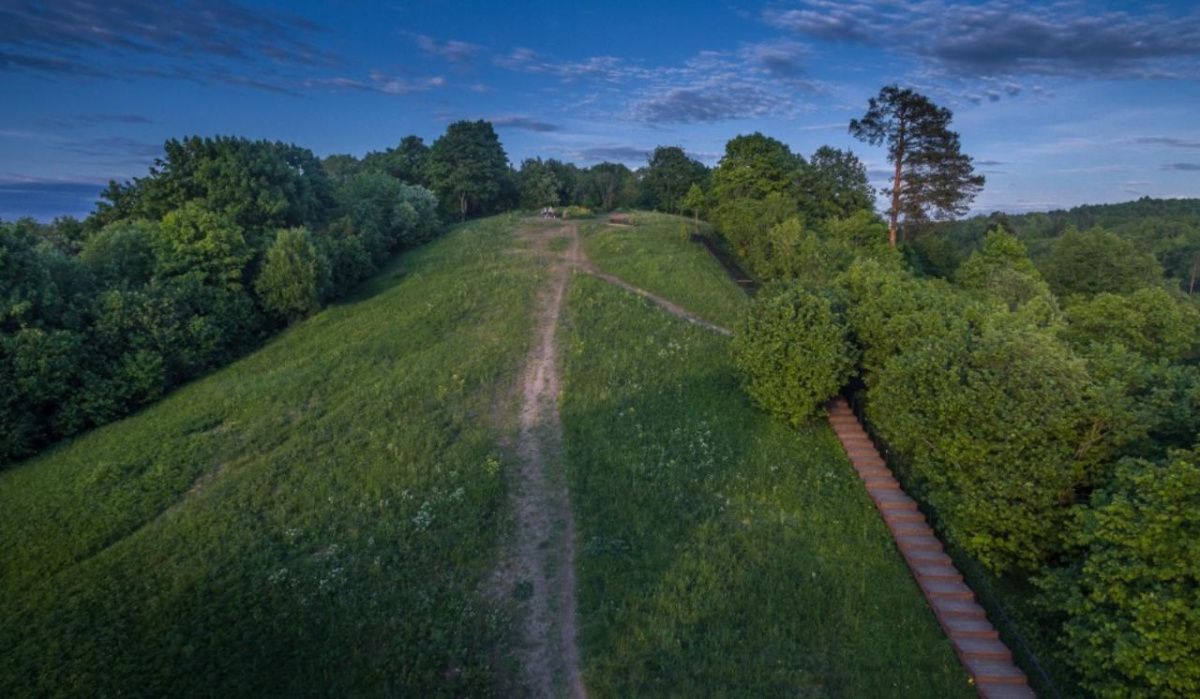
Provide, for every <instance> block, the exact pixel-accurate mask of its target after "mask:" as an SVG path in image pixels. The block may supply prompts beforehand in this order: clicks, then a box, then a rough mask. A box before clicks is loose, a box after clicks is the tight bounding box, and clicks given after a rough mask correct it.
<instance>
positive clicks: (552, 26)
mask: <svg viewBox="0 0 1200 699" xmlns="http://www.w3.org/2000/svg"><path fill="white" fill-rule="evenodd" d="M892 83H896V84H900V85H902V86H907V87H912V88H913V89H916V90H918V91H920V92H922V93H924V94H927V95H928V96H929V97H930V98H931V99H933V100H934V101H935V102H937V103H938V104H940V105H942V106H945V107H948V108H950V109H952V110H953V111H954V115H955V116H954V120H953V122H952V124H951V128H953V129H954V130H956V131H958V132H959V133H960V134H961V137H962V143H963V151H964V152H965V153H967V154H968V155H970V156H972V157H973V158H974V159H975V163H976V167H977V169H978V171H979V172H980V173H981V174H983V175H985V176H986V177H987V179H988V181H987V185H986V186H985V188H984V190H983V192H982V194H981V195H980V196H979V198H978V199H977V200H976V202H975V203H974V205H973V206H972V209H971V214H972V215H974V214H976V213H981V214H986V213H989V212H993V211H1003V212H1007V213H1028V212H1031V211H1048V210H1055V209H1064V210H1065V209H1070V208H1073V207H1075V206H1080V205H1086V204H1108V203H1120V202H1124V201H1133V200H1137V199H1139V198H1141V197H1144V196H1149V197H1152V198H1156V199H1181V198H1182V199H1187V198H1195V197H1197V196H1200V137H1198V135H1197V133H1196V130H1195V105H1197V104H1200V8H1196V7H1194V6H1193V5H1192V4H1191V3H1187V2H1182V0H1176V1H1175V2H1165V3H1159V4H1156V5H1154V6H1153V7H1152V8H1149V9H1147V8H1143V7H1128V6H1127V5H1126V4H1123V3H1117V2H1103V1H1097V0H1072V1H1070V2H1065V3H1063V2H1050V3H1021V4H1013V3H1008V2H1005V1H1004V0H980V1H978V2H970V3H963V2H953V1H951V0H928V1H927V2H922V3H918V4H907V5H906V4H902V3H897V2H893V1H891V0H881V1H878V2H872V1H867V0H853V1H851V2H832V1H831V0H795V1H792V2H779V3H776V2H765V3H763V4H761V5H758V6H754V7H745V8H743V7H733V6H724V5H719V6H708V5H702V6H698V7H697V6H693V5H691V4H688V3H683V2H669V3H655V4H652V5H647V4H644V3H639V4H635V3H630V2H619V1H618V2H615V3H606V4H604V5H603V6H598V5H571V6H560V5H558V4H553V3H540V2H533V3H521V4H519V5H515V6H511V7H504V8H499V7H495V6H492V5H491V4H489V3H482V2H464V3H458V4H455V5H454V6H453V7H448V6H442V5H418V6H413V7H388V8H366V7H361V6H351V7H336V8H331V7H329V6H326V5H325V4H323V3H316V2H288V3H285V2H245V3H236V2H232V3H226V4H224V5H222V6H221V9H220V12H215V11H213V9H212V8H211V7H209V6H206V5H205V4H204V3H202V2H181V3H177V4H171V5H161V4H157V3H151V2H147V1H146V0H123V1H122V2H120V3H116V4H114V3H110V2H98V0H80V1H79V2H76V3H72V4H71V5H70V8H69V11H68V9H67V8H64V7H54V6H47V5H44V4H41V3H36V2H32V1H30V0H14V1H13V2H11V3H6V5H5V6H4V7H2V8H0V88H2V89H3V90H4V94H6V96H8V100H7V102H8V104H7V105H6V106H8V109H7V110H5V112H4V113H3V114H0V218H3V219H5V220H11V219H14V218H18V217H20V216H22V215H30V216H33V217H34V218H36V219H39V220H49V219H52V218H54V217H55V216H57V215H75V216H80V215H86V213H88V212H89V211H90V210H91V209H92V204H91V203H89V202H91V201H93V200H92V199H91V197H93V196H94V195H95V194H97V193H98V192H99V191H100V190H102V189H103V187H104V186H105V185H106V183H107V182H108V181H109V180H110V179H113V180H117V181H125V180H128V179H129V178H131V177H136V176H141V175H143V174H145V172H146V170H147V168H148V167H149V165H150V164H151V163H152V162H153V160H154V158H155V156H156V155H160V154H161V144H162V143H163V142H164V141H165V140H167V139H169V138H181V137H185V136H189V135H202V136H207V135H216V134H231V135H239V136H245V137H247V138H251V139H260V138H262V139H269V140H280V141H287V142H292V143H295V144H297V145H299V146H302V147H305V148H309V149H311V150H312V151H313V152H314V153H316V154H317V155H318V156H321V157H325V156H327V155H331V154H335V153H350V154H354V155H359V156H361V155H362V154H364V153H366V152H368V151H372V150H383V149H386V148H388V147H392V146H395V145H396V144H397V143H398V142H399V140H400V139H401V138H402V137H403V136H405V135H409V134H416V135H418V136H421V137H422V138H423V139H424V140H425V142H426V143H431V142H432V141H433V140H434V139H436V138H437V137H438V136H439V135H440V134H441V133H442V132H443V131H444V129H445V127H446V125H447V124H449V123H451V122H453V121H458V120H461V119H481V118H482V119H487V120H489V121H491V122H492V123H493V124H494V125H495V126H496V129H497V131H498V132H499V134H500V137H501V140H502V142H503V143H504V147H505V150H506V152H507V154H508V156H509V159H510V161H511V162H512V164H513V165H514V166H519V164H520V162H521V161H522V160H523V159H525V158H529V157H542V158H556V159H558V160H562V161H565V162H574V163H576V164H579V165H582V166H587V165H592V164H595V163H598V162H601V161H605V160H608V161H613V162H623V163H625V164H627V165H630V166H637V165H639V164H642V163H644V161H645V154H646V153H648V152H649V151H650V150H651V149H652V148H654V147H655V146H658V145H679V146H682V147H683V148H684V149H685V150H687V151H688V152H689V153H691V154H692V155H693V156H694V157H697V158H698V159H700V160H701V161H702V162H704V163H705V164H707V165H710V166H711V165H714V164H715V163H716V162H717V160H718V159H719V158H720V155H721V151H722V150H723V147H724V144H725V142H726V141H728V140H729V139H730V138H733V137H734V136H736V135H738V134H746V133H752V132H754V131H760V132H762V133H764V134H766V135H768V136H772V137H774V138H777V139H779V140H781V141H784V142H785V143H787V144H789V145H790V146H791V147H792V149H793V150H794V151H796V152H799V153H801V154H802V155H804V156H806V157H807V156H808V155H810V154H811V153H812V152H813V151H814V150H816V148H817V147H819V146H821V145H824V144H828V145H831V146H834V147H838V148H849V149H851V150H852V151H853V152H854V153H856V154H857V155H858V156H859V157H860V158H861V159H862V160H863V162H864V163H865V164H866V166H867V168H868V172H869V174H870V178H871V181H872V184H873V185H874V186H876V187H877V188H878V187H879V186H880V185H882V184H884V183H885V182H886V179H887V175H888V164H887V162H886V157H885V153H884V151H883V149H882V148H879V147H873V146H870V145H868V144H865V143H861V142H859V141H856V140H854V139H853V138H851V137H850V136H849V134H848V133H847V129H846V127H847V124H848V123H849V120H850V119H851V118H854V117H857V116H861V114H862V113H863V111H864V110H865V109H866V104H867V99H868V98H869V97H871V96H872V95H874V94H875V93H876V92H877V91H878V90H879V88H880V87H882V86H883V85H886V84H892Z"/></svg>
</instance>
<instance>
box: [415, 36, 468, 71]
mask: <svg viewBox="0 0 1200 699" xmlns="http://www.w3.org/2000/svg"><path fill="white" fill-rule="evenodd" d="M413 38H414V39H415V40H416V42H417V47H418V48H420V49H421V51H423V52H425V53H426V54H428V55H430V56H436V57H438V58H442V59H445V60H447V61H450V62H451V63H455V64H458V65H464V66H465V65H469V64H471V63H473V62H474V61H475V57H476V56H477V55H479V54H480V53H481V52H482V51H483V47H482V46H479V45H478V44H470V43H467V42H465V41H454V40H450V41H446V42H444V43H438V41H437V40H436V39H434V38H433V37H431V36H426V35H424V34H416V35H414V36H413Z"/></svg>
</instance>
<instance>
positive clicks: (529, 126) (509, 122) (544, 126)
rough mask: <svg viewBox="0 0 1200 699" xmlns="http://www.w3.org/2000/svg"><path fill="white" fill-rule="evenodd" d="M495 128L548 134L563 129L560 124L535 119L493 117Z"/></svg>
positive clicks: (525, 117)
mask: <svg viewBox="0 0 1200 699" xmlns="http://www.w3.org/2000/svg"><path fill="white" fill-rule="evenodd" d="M490 121H491V122H492V125H493V126H497V127H500V128H508V129H524V130H525V131H537V132H540V133H546V132H550V131H560V130H561V129H562V127H561V126H559V125H558V124H551V123H549V122H545V121H540V120H538V119H534V118H533V117H527V116H500V117H492V119H491V120H490Z"/></svg>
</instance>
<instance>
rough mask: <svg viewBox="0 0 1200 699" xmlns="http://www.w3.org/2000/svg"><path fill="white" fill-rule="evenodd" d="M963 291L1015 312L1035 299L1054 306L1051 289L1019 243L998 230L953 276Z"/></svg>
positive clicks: (990, 234)
mask: <svg viewBox="0 0 1200 699" xmlns="http://www.w3.org/2000/svg"><path fill="white" fill-rule="evenodd" d="M954 277H955V281H957V282H958V284H959V286H961V287H962V288H964V289H967V290H970V291H975V292H978V293H979V294H981V295H982V296H984V297H985V298H989V299H992V300H994V301H996V302H998V303H1002V304H1004V306H1005V307H1007V308H1008V309H1009V310H1016V309H1018V308H1020V307H1022V306H1025V305H1026V304H1029V303H1030V302H1033V301H1035V300H1041V301H1043V302H1047V301H1048V302H1049V303H1050V304H1051V305H1053V301H1054V299H1053V297H1052V296H1051V294H1050V287H1049V286H1047V284H1046V282H1045V281H1044V280H1043V279H1042V275H1041V274H1039V273H1038V271H1037V268H1036V267H1034V266H1033V262H1031V261H1030V260H1029V253H1028V252H1027V251H1026V250H1025V246H1024V245H1022V244H1021V241H1019V240H1017V239H1016V238H1015V237H1013V236H1012V235H1010V234H1009V233H1006V232H1005V231H1004V229H1002V228H997V229H995V230H993V231H992V232H990V233H988V234H987V237H985V238H984V239H983V247H982V248H981V249H979V250H977V251H975V252H973V253H971V256H970V257H969V258H967V261H966V262H964V263H963V264H962V266H961V267H959V268H958V271H957V272H956V273H955V275H954Z"/></svg>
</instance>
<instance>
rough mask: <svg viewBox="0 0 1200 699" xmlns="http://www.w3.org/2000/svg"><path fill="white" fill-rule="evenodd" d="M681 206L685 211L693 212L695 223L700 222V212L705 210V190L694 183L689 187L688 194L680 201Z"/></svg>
mask: <svg viewBox="0 0 1200 699" xmlns="http://www.w3.org/2000/svg"><path fill="white" fill-rule="evenodd" d="M680 206H681V207H683V210H684V211H691V212H692V222H693V223H697V224H698V223H699V222H700V212H701V211H703V210H704V190H703V189H701V188H700V185H698V184H696V183H692V186H691V187H688V191H687V194H686V195H685V196H684V197H683V201H682V202H680Z"/></svg>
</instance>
